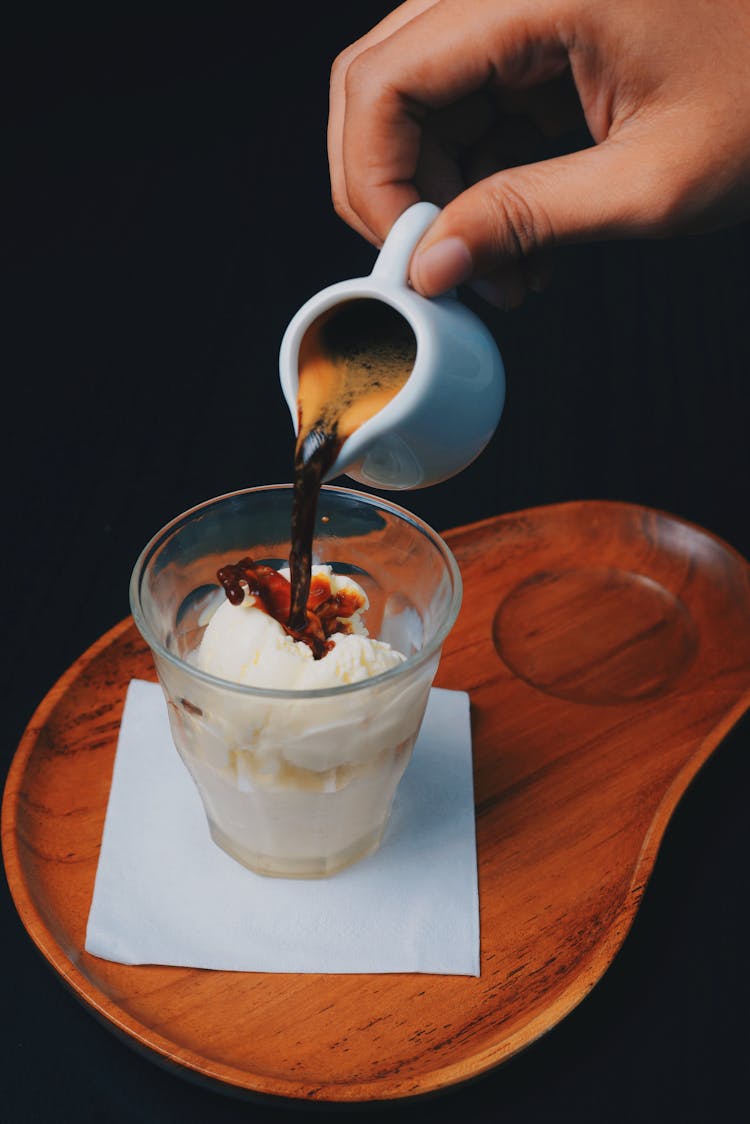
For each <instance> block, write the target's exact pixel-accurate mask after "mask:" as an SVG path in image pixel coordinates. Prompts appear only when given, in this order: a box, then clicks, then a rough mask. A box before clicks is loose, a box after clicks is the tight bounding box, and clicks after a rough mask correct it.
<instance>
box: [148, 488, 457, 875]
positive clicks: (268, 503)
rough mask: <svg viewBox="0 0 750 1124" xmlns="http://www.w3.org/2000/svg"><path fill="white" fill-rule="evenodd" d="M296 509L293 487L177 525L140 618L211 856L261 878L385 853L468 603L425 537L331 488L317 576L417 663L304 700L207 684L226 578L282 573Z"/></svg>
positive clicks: (318, 542)
mask: <svg viewBox="0 0 750 1124" xmlns="http://www.w3.org/2000/svg"><path fill="white" fill-rule="evenodd" d="M291 509H292V488H291V485H282V484H279V485H272V486H268V487H263V488H251V489H247V490H244V491H239V492H233V493H230V494H228V495H225V496H219V497H218V498H216V499H212V500H208V501H207V502H206V503H202V504H199V505H198V506H197V507H194V508H192V509H191V510H189V511H186V512H184V513H183V514H182V515H179V516H177V518H176V519H173V520H172V521H171V522H170V523H168V524H167V525H166V526H165V527H164V528H162V530H161V531H159V532H158V533H157V534H156V535H155V536H154V537H153V538H152V539H151V541H150V542H149V543H148V545H147V546H146V547H145V548H144V550H143V551H142V553H141V555H140V557H139V558H138V561H137V562H136V565H135V568H134V570H133V575H132V578H131V583H130V604H131V609H132V612H133V617H134V619H135V622H136V625H137V627H138V629H139V631H140V632H141V634H142V636H143V637H144V639H145V640H146V642H147V643H148V645H149V647H150V649H151V652H152V654H153V658H154V663H155V666H156V672H157V675H158V678H159V681H160V683H161V686H162V688H163V690H164V694H165V697H166V700H167V706H168V711H169V721H170V726H171V730H172V736H173V739H174V743H175V746H176V747H177V750H178V751H179V753H180V756H181V757H182V760H183V761H184V763H185V765H186V766H187V768H188V770H189V771H190V774H191V775H192V778H193V780H194V782H195V785H196V787H197V789H198V792H199V793H200V796H201V799H202V801H203V805H204V807H205V811H206V816H207V819H208V826H209V829H210V832H211V835H212V837H213V839H214V841H215V842H216V843H217V844H218V846H219V847H221V848H222V849H223V850H225V851H226V852H227V853H228V854H230V855H232V856H233V857H234V858H235V859H237V860H238V861H239V862H240V863H242V864H243V865H245V866H247V867H249V868H250V869H251V870H254V871H256V872H257V873H260V874H266V875H274V876H284V877H291V878H316V877H322V876H325V875H329V874H333V873H334V872H336V871H338V870H341V869H342V868H343V867H346V866H349V865H350V864H351V863H353V862H356V861H357V860H359V859H361V858H364V857H365V855H368V854H370V853H371V852H373V851H375V850H376V848H377V847H378V845H379V843H380V841H381V839H382V837H383V832H384V830H385V826H386V824H387V822H388V818H389V815H390V810H391V804H392V801H393V796H394V793H395V791H396V787H397V785H398V782H399V780H400V779H401V776H402V775H403V772H404V770H405V768H406V766H407V764H408V761H409V758H410V756H411V751H412V747H413V745H414V742H415V740H416V737H417V734H418V732H419V728H420V725H421V722H422V718H423V715H424V711H425V706H426V704H427V697H428V694H429V690H430V686H431V684H432V681H433V678H434V676H435V672H436V670H437V666H438V661H439V658H440V650H441V646H442V643H443V641H444V639H445V637H446V635H447V634H448V632H449V630H450V628H451V627H452V625H453V623H454V621H455V619H456V615H457V613H458V610H459V606H460V603H461V591H462V590H461V577H460V574H459V570H458V566H457V565H456V561H455V559H454V557H453V555H452V554H451V552H450V550H449V549H448V547H447V546H446V544H445V543H444V542H443V540H442V539H441V538H440V536H439V535H438V534H437V533H436V532H435V531H433V530H432V529H431V528H430V527H428V526H427V524H425V523H423V522H422V521H421V520H419V519H417V518H416V517H415V516H413V515H411V514H410V513H409V512H407V511H405V510H404V509H403V508H400V507H398V506H396V505H395V504H391V503H387V502H385V501H383V500H381V499H380V498H378V497H375V496H371V495H367V494H364V493H360V492H356V491H353V490H352V489H348V488H334V487H324V488H323V489H322V490H321V494H320V499H319V503H318V512H317V521H316V526H315V538H314V543H313V563H315V564H317V563H327V564H330V565H331V566H332V567H333V570H334V572H337V573H344V574H351V575H352V577H353V578H354V580H355V581H357V582H358V583H359V584H360V585H361V586H362V588H363V589H364V590H365V592H366V594H367V596H368V598H369V601H370V608H369V610H368V611H367V614H366V621H365V623H366V625H367V628H368V630H369V634H370V636H371V637H373V638H375V639H380V640H385V641H388V643H390V644H391V645H392V647H394V648H396V649H398V650H399V651H400V652H402V653H403V654H404V655H405V656H407V659H406V661H405V662H404V663H402V664H399V665H398V666H396V667H395V668H392V669H391V670H389V671H387V672H385V673H383V674H381V675H378V676H376V677H374V678H372V679H367V680H364V681H362V682H358V683H352V684H347V685H345V686H341V687H333V688H326V689H321V690H305V691H297V690H284V689H283V688H280V689H278V690H276V689H274V690H270V689H265V688H256V687H247V686H243V685H240V684H237V683H230V682H228V681H227V680H224V679H218V678H216V677H214V676H212V675H209V674H207V673H206V672H204V671H201V670H200V669H199V668H197V667H196V666H194V665H193V663H191V654H192V653H194V652H195V650H196V648H197V646H198V645H199V643H200V640H201V636H202V634H203V631H204V629H205V627H206V624H207V622H208V620H209V619H210V617H211V614H212V612H213V611H214V610H215V609H216V607H217V606H218V605H219V604H220V603H221V601H222V599H223V598H224V596H225V595H224V592H223V590H222V588H221V586H220V585H219V583H218V580H217V578H216V571H217V570H218V569H219V567H221V566H222V565H224V564H225V563H227V562H233V561H237V560H238V559H239V558H242V557H243V556H245V555H250V557H252V558H253V560H254V561H255V562H263V563H266V564H270V565H272V566H274V567H276V568H281V567H282V566H286V565H287V562H288V554H289V527H290V517H291Z"/></svg>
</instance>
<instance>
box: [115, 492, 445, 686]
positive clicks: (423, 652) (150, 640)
mask: <svg viewBox="0 0 750 1124" xmlns="http://www.w3.org/2000/svg"><path fill="white" fill-rule="evenodd" d="M292 490H293V485H292V484H261V485H258V486H256V487H252V488H238V489H237V490H236V491H233V492H225V493H224V494H223V495H220V496H214V497H212V498H211V499H208V500H203V501H202V502H201V503H197V504H194V505H193V507H189V508H187V509H186V510H185V511H182V512H180V514H179V515H176V516H175V517H174V518H173V519H170V520H169V522H168V523H165V524H164V526H163V527H161V528H160V529H159V530H158V531H157V532H156V533H155V534H154V535H152V536H151V538H150V539H149V541H148V542H147V543H146V545H145V546H144V547H143V549H142V550H141V552H140V554H139V555H138V558H137V559H136V562H135V565H134V566H133V570H132V572H131V575H130V583H129V600H130V611H131V613H132V616H133V620H134V622H135V625H136V628H137V629H138V631H139V632H140V634H141V636H142V637H143V639H144V640H145V641H146V643H147V644H148V646H149V648H151V650H152V651H153V652H155V653H157V654H158V655H159V656H161V657H162V658H163V659H165V660H166V661H167V662H168V663H170V664H172V665H173V666H174V667H175V668H177V669H178V670H179V671H182V672H185V673H187V674H189V675H191V676H193V677H194V678H196V679H198V680H200V681H201V682H203V683H206V684H208V685H209V686H211V687H215V688H216V687H220V688H222V689H223V690H229V691H232V692H233V693H235V694H238V695H240V696H245V697H249V698H263V699H282V698H283V699H293V698H297V699H322V698H331V697H333V696H337V697H340V696H342V695H349V694H353V693H355V692H356V691H361V690H365V689H366V688H368V687H371V686H372V685H373V684H375V683H377V684H378V685H379V684H381V683H383V684H384V683H386V682H389V681H391V680H395V679H397V678H400V677H402V676H403V675H404V673H405V672H409V671H412V670H415V669H417V668H419V667H420V666H421V665H422V664H425V663H427V662H428V661H429V660H430V659H431V658H432V657H433V656H434V655H435V653H436V652H439V650H440V648H441V647H442V645H443V642H444V641H445V638H446V636H447V635H448V633H449V632H450V630H451V628H452V627H453V625H454V623H455V621H456V617H457V616H458V612H459V609H460V608H461V601H462V597H463V581H462V578H461V571H460V570H459V567H458V563H457V562H456V559H455V557H454V555H453V552H452V551H451V549H450V547H449V546H448V544H447V543H446V542H445V540H444V539H443V538H442V536H441V535H440V534H438V532H437V531H435V530H434V529H433V528H432V527H431V526H430V525H429V523H426V522H425V521H424V520H423V519H420V518H419V516H417V515H414V514H412V512H410V511H408V510H407V509H406V508H405V507H401V506H400V505H399V504H396V503H393V502H391V501H390V500H384V499H381V498H380V497H379V496H374V495H370V494H369V493H368V492H360V491H358V490H357V489H356V488H344V487H338V486H336V485H331V484H324V485H323V486H322V488H321V492H328V493H336V494H338V495H343V496H353V497H355V498H356V499H357V500H358V501H362V502H364V503H367V504H369V505H370V506H371V507H377V508H381V509H384V510H386V511H388V512H390V513H391V514H393V515H395V516H397V517H398V518H399V519H401V520H402V521H403V522H406V523H409V524H411V526H413V527H414V528H415V530H417V531H419V532H420V533H421V534H422V535H424V537H425V538H426V539H428V540H429V541H430V542H431V543H432V545H433V546H434V547H435V548H436V549H437V551H438V553H439V554H440V555H441V557H442V559H443V562H444V563H445V565H446V568H447V570H448V574H449V576H450V579H451V585H452V594H451V599H450V603H449V605H448V607H447V611H446V613H445V615H444V618H443V620H442V621H441V624H440V627H439V628H438V629H437V630H436V631H435V634H434V636H432V637H431V638H430V641H429V643H427V644H425V646H424V647H423V648H420V649H419V651H418V652H415V653H414V654H413V655H411V656H408V657H407V658H406V659H405V660H404V661H403V663H399V664H396V666H395V667H392V668H389V669H388V670H387V671H383V672H381V673H380V674H379V675H373V676H371V677H370V678H368V679H361V680H359V681H358V682H356V683H343V684H341V685H340V686H337V687H315V688H311V689H305V690H296V689H294V688H291V687H254V686H251V685H249V684H246V683H236V682H233V681H232V680H231V679H222V678H220V677H219V676H218V675H211V674H210V673H209V672H207V671H203V670H202V669H201V668H198V667H196V666H195V665H194V664H191V663H188V661H187V660H185V659H183V658H182V657H181V656H178V655H177V653H176V652H171V651H170V650H169V649H168V648H167V647H166V646H165V645H164V644H162V642H161V641H160V640H159V639H158V638H157V636H156V635H155V633H154V631H153V629H152V628H151V626H150V625H149V623H148V621H147V620H146V617H145V614H144V613H143V611H142V608H141V597H140V586H141V579H142V576H143V574H144V572H145V569H146V565H147V564H148V561H149V560H150V558H151V557H152V555H153V554H154V552H155V551H156V549H157V547H158V546H159V545H160V544H161V543H162V542H163V541H164V540H165V539H166V538H167V536H168V535H169V534H170V533H171V532H173V531H174V530H175V529H177V528H178V526H179V525H180V524H181V523H184V522H186V521H188V520H189V519H190V518H191V517H192V516H194V515H195V514H197V513H198V512H201V511H205V510H206V509H207V508H209V507H213V506H214V505H216V504H219V503H222V502H223V501H225V500H230V499H233V498H234V497H236V496H246V495H253V494H257V493H259V492H273V491H287V492H289V493H290V494H291V492H292ZM290 516H291V505H290ZM217 588H218V586H217Z"/></svg>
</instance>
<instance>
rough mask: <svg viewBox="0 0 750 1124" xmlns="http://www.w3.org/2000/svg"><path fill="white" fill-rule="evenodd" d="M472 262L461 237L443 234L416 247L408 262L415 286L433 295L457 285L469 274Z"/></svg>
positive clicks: (424, 292)
mask: <svg viewBox="0 0 750 1124" xmlns="http://www.w3.org/2000/svg"><path fill="white" fill-rule="evenodd" d="M472 269H473V263H472V260H471V254H470V252H469V247H468V246H467V245H466V243H465V242H464V240H463V238H456V237H451V238H443V239H441V241H439V242H435V243H434V244H433V245H432V246H428V247H427V249H426V250H417V252H416V253H415V255H414V257H413V259H412V263H411V270H410V272H411V278H412V282H413V283H414V288H415V289H417V290H418V291H419V292H420V293H423V294H424V295H425V296H428V297H434V296H437V295H438V294H439V293H444V292H445V291H446V289H452V288H453V286H454V285H460V284H461V283H462V282H463V281H466V280H467V279H468V278H469V277H471V273H472Z"/></svg>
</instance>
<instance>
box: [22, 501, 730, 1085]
mask: <svg viewBox="0 0 750 1124" xmlns="http://www.w3.org/2000/svg"><path fill="white" fill-rule="evenodd" d="M445 537H446V538H447V540H448V541H449V543H450V544H451V546H452V548H453V550H454V552H455V554H456V557H457V558H458V561H459V564H460V566H461V570H462V572H463V577H464V582H465V595H464V605H463V608H462V611H461V615H460V617H459V620H458V623H457V625H456V627H455V629H454V631H453V634H452V635H451V637H450V639H449V641H448V642H447V644H446V647H445V651H444V656H443V660H442V663H441V668H440V673H439V677H438V683H439V684H440V685H441V686H444V687H451V688H457V689H463V690H467V691H469V692H470V697H471V702H472V727H473V739H474V754H475V785H476V801H477V835H478V850H479V891H480V902H481V952H482V956H481V978H479V979H474V978H464V977H442V976H429V975H378V976H364V975H363V976H335V975H326V976H319V975H299V976H291V975H263V974H252V973H249V974H238V973H230V972H211V971H201V970H196V969H184V968H163V967H150V966H149V967H126V966H124V965H121V964H113V963H109V962H107V961H104V960H99V959H96V958H95V957H92V956H89V955H88V954H87V953H85V952H84V951H83V942H84V932H85V926H86V920H87V916H88V910H89V904H90V901H91V894H92V889H93V883H94V875H95V872H96V864H97V855H98V850H99V843H100V839H101V833H102V826H103V822H104V814H105V810H106V804H107V796H108V791H109V784H110V777H111V770H112V763H113V757H114V752H115V747H116V739H117V732H118V725H119V720H120V715H121V712H122V706H123V702H124V695H125V689H126V686H127V683H128V681H129V680H130V679H131V678H132V677H140V678H153V670H152V664H151V659H150V656H149V654H148V651H147V650H146V648H145V646H144V644H143V642H142V640H141V639H140V637H139V635H138V634H137V632H136V630H135V627H134V625H133V624H132V621H130V620H125V621H123V622H122V623H121V624H119V625H118V626H116V627H115V628H114V629H112V630H111V631H110V632H109V633H107V634H106V635H105V636H104V637H102V639H101V640H100V641H99V642H98V643H97V644H95V645H94V646H93V647H92V648H91V649H90V650H89V651H88V652H86V653H85V654H84V655H83V656H82V657H81V658H80V659H79V660H78V661H77V662H76V663H75V664H74V665H73V667H71V668H70V670H69V671H68V672H67V673H66V674H65V675H64V676H63V678H62V679H61V680H60V681H59V683H58V684H57V685H56V686H55V687H54V688H53V689H52V691H50V693H49V695H48V696H47V697H46V698H45V700H44V701H43V702H42V704H41V705H40V707H39V709H38V710H37V712H36V714H35V715H34V717H33V719H32V721H31V723H30V725H29V727H28V729H27V730H26V732H25V734H24V737H23V739H22V741H21V744H20V746H19V748H18V751H17V753H16V756H15V759H14V762H13V765H12V768H11V771H10V774H9V776H8V781H7V785H6V790H5V797H4V802H3V816H2V838H3V851H4V857H5V864H6V871H7V875H8V881H9V885H10V888H11V891H12V894H13V897H14V900H15V903H16V906H17V908H18V912H19V914H20V916H21V919H22V921H23V923H24V925H25V926H26V928H27V930H28V932H29V934H30V936H31V937H32V939H33V940H34V942H35V943H36V944H37V945H38V947H39V948H40V949H41V951H42V953H43V954H44V956H45V957H46V958H47V960H48V961H49V962H50V964H51V965H52V966H53V967H54V968H55V969H56V971H57V972H58V973H59V974H60V976H61V977H62V979H63V980H64V981H65V982H66V983H67V984H68V985H69V986H70V987H71V988H72V989H73V991H74V992H76V993H77V995H78V996H79V997H80V998H81V999H82V1000H83V1001H84V1002H85V1003H86V1005H87V1006H88V1007H89V1008H90V1009H91V1010H92V1011H93V1012H95V1013H96V1014H98V1015H99V1016H101V1017H102V1019H103V1020H104V1022H105V1023H106V1024H107V1025H109V1026H110V1027H111V1028H113V1029H116V1030H118V1031H119V1032H121V1033H122V1034H123V1035H124V1037H125V1039H126V1041H128V1042H129V1043H130V1044H131V1045H134V1046H138V1047H142V1048H145V1049H146V1051H147V1053H148V1054H149V1055H150V1056H151V1057H152V1058H154V1059H155V1060H158V1061H161V1062H162V1063H166V1064H170V1063H172V1064H173V1065H174V1066H175V1067H176V1068H177V1071H178V1072H180V1073H181V1074H182V1075H183V1076H190V1077H193V1078H202V1079H206V1080H208V1081H209V1082H211V1081H214V1082H219V1083H220V1084H221V1087H222V1088H224V1089H225V1090H226V1089H227V1087H228V1086H229V1087H233V1088H234V1089H235V1091H238V1092H241V1091H244V1092H250V1093H251V1094H253V1095H264V1094H265V1095H272V1096H276V1097H279V1096H281V1097H287V1098H294V1099H296V1100H297V1101H299V1100H311V1101H316V1100H317V1101H329V1102H333V1101H339V1102H356V1101H374V1100H380V1101H383V1100H392V1099H394V1098H400V1097H409V1096H413V1095H416V1094H422V1093H426V1092H429V1091H434V1090H437V1089H440V1088H444V1087H446V1086H450V1085H453V1084H455V1083H457V1082H460V1081H462V1080H464V1079H466V1078H469V1077H471V1076H474V1075H476V1074H478V1073H480V1072H482V1071H484V1070H487V1069H488V1068H490V1067H492V1066H495V1065H497V1064H498V1063H499V1062H501V1061H503V1060H504V1059H505V1058H508V1057H509V1056H510V1055H511V1054H513V1053H515V1052H516V1051H518V1050H519V1049H521V1048H522V1047H523V1046H525V1045H527V1044H528V1043H529V1042H531V1041H532V1040H533V1039H535V1038H536V1037H537V1036H538V1035H540V1034H541V1033H542V1032H544V1031H546V1030H548V1029H550V1028H551V1027H553V1026H554V1025H555V1024H556V1023H557V1022H559V1020H560V1019H562V1018H563V1016H564V1015H565V1014H567V1012H569V1011H570V1010H571V1009H572V1008H573V1007H574V1006H575V1005H576V1004H577V1003H578V1002H579V1001H580V1000H581V999H582V998H583V997H584V996H585V995H586V994H587V992H588V991H589V990H590V989H591V988H592V987H593V985H594V984H595V983H596V981H597V980H598V979H600V977H601V976H602V974H603V973H604V971H605V970H606V968H607V967H608V965H609V964H610V963H611V961H612V959H613V957H614V955H615V953H616V951H617V949H618V948H619V946H620V944H621V943H622V941H623V939H624V937H625V934H626V932H627V930H628V928H629V926H630V923H631V921H632V919H633V916H634V913H635V911H636V909H637V906H638V903H639V902H640V900H641V896H642V894H643V890H644V886H645V884H646V881H647V879H648V877H649V875H650V873H651V870H652V867H653V864H654V859H655V857H656V852H657V848H658V846H659V843H660V841H661V839H662V836H663V834H664V830H665V828H666V826H667V822H668V820H669V817H670V815H671V813H672V811H673V809H674V807H675V805H676V804H677V801H678V800H679V798H680V796H681V795H682V793H683V792H684V791H685V789H686V787H687V785H688V783H689V781H690V780H691V778H692V777H693V776H694V775H695V773H696V771H697V770H698V768H699V767H700V765H701V764H702V763H703V762H704V761H705V760H706V758H707V757H708V756H709V754H710V753H711V752H712V750H713V749H715V747H716V746H717V745H718V743H719V741H720V740H721V738H722V736H723V735H724V734H725V733H726V732H727V730H728V729H729V728H730V727H731V726H732V725H733V723H734V722H735V721H736V720H737V719H738V718H739V717H740V715H741V714H742V713H743V711H744V710H745V709H746V707H747V706H748V703H749V702H750V567H748V564H747V563H746V562H745V560H744V559H743V558H741V557H740V556H739V555H737V554H736V553H735V552H734V551H733V550H732V549H731V548H730V547H728V546H727V545H726V544H724V543H722V542H720V541H719V540H718V539H716V538H714V537H713V536H711V535H710V534H708V533H706V532H705V531H703V530H701V529H700V528H699V527H695V526H691V525H689V524H687V523H684V522H682V521H680V520H678V519H675V518H673V517H671V516H670V515H667V514H663V513H660V512H656V511H649V510H645V509H643V508H640V507H633V506H629V505H625V504H615V503H600V502H588V503H583V502H582V503H572V504H565V505H561V506H554V507H547V508H539V509H535V510H530V511H525V512H521V513H519V514H514V515H508V516H503V517H501V518H497V519H491V520H489V521H487V522H483V523H479V524H476V525H474V526H471V527H466V528H460V529H458V530H455V531H452V532H450V533H449V534H447V535H446V536H445Z"/></svg>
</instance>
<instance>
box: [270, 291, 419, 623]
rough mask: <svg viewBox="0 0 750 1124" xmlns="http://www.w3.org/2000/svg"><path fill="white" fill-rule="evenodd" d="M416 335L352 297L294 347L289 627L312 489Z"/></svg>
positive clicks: (308, 536) (391, 314)
mask: <svg viewBox="0 0 750 1124" xmlns="http://www.w3.org/2000/svg"><path fill="white" fill-rule="evenodd" d="M416 354H417V341H416V338H415V336H414V332H413V331H412V329H411V328H410V326H409V324H408V323H407V322H406V320H404V318H403V317H402V316H400V315H399V313H397V312H396V311H395V310H394V309H392V308H391V307H390V306H389V305H386V304H383V303H382V302H380V301H374V300H368V299H366V298H364V299H355V300H352V301H347V302H345V303H343V304H342V305H341V306H339V307H338V308H334V309H331V310H329V311H328V312H326V313H324V314H323V315H322V316H321V317H320V318H319V319H318V320H317V321H315V322H314V323H313V324H312V325H311V326H310V327H309V328H308V329H307V331H306V333H305V335H304V337H303V339H302V343H301V345H300V352H299V393H298V411H299V415H298V416H299V425H298V430H299V432H298V437H297V442H296V448H295V458H294V500H293V508H292V531H291V540H292V541H291V553H290V556H289V568H290V574H291V584H292V602H291V611H290V615H289V622H288V626H289V628H290V630H292V631H295V632H299V631H301V630H303V629H304V626H305V621H306V618H307V599H308V595H309V591H310V574H311V566H312V542H313V534H314V528H315V515H316V511H317V503H318V494H319V492H320V488H321V485H322V483H323V479H324V477H325V475H326V473H327V472H328V470H329V469H330V467H331V465H332V464H333V462H334V461H335V459H336V457H337V455H338V453H339V450H340V448H341V445H342V443H343V442H344V441H345V440H346V438H347V437H349V436H350V435H351V434H352V433H353V432H354V431H355V430H356V429H357V427H358V426H359V425H361V424H362V423H363V422H365V421H367V420H368V419H369V418H371V417H372V416H373V415H374V414H376V413H377V412H378V411H379V410H381V409H382V408H383V407H384V406H385V405H386V404H387V403H388V402H390V401H391V399H392V398H393V397H394V396H395V395H396V394H397V393H398V392H399V390H400V389H401V387H402V386H403V385H404V383H405V382H406V380H407V379H408V378H409V375H410V374H411V371H412V368H413V366H414V360H415V358H416Z"/></svg>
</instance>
